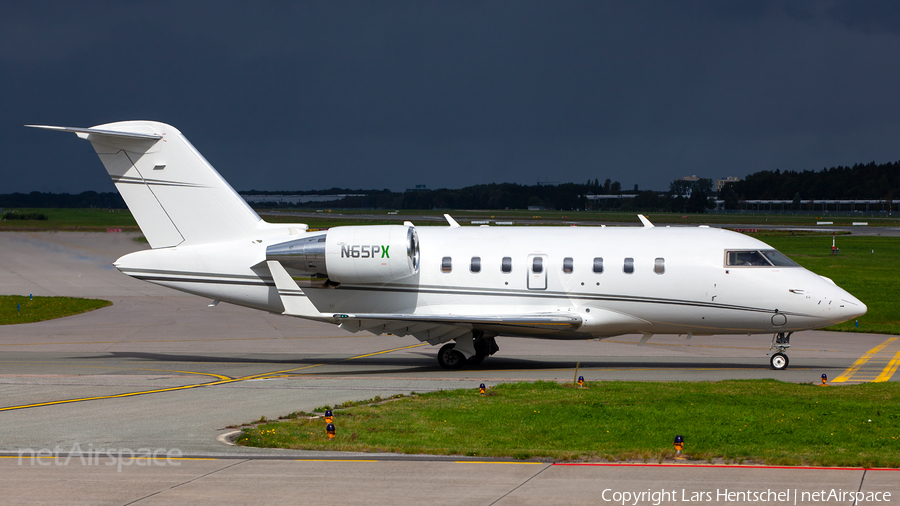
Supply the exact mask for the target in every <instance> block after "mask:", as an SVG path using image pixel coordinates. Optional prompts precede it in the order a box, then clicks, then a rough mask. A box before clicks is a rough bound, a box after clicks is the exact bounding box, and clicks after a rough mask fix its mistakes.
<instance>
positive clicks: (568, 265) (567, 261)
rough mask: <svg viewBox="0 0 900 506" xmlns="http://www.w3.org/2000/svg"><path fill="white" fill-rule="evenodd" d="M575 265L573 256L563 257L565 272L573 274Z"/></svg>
mask: <svg viewBox="0 0 900 506" xmlns="http://www.w3.org/2000/svg"><path fill="white" fill-rule="evenodd" d="M574 267H575V261H574V260H572V257H566V258H563V272H565V273H566V274H572V270H573V269H574Z"/></svg>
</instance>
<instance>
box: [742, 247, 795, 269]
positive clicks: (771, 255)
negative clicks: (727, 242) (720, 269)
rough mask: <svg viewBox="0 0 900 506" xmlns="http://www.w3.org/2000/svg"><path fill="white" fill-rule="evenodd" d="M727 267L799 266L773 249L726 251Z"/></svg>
mask: <svg viewBox="0 0 900 506" xmlns="http://www.w3.org/2000/svg"><path fill="white" fill-rule="evenodd" d="M725 265H726V266H728V267H799V265H798V264H797V262H794V261H793V260H791V259H790V258H788V257H786V256H785V255H784V254H783V253H780V252H778V251H775V250H773V249H768V250H759V251H753V250H750V251H726V252H725Z"/></svg>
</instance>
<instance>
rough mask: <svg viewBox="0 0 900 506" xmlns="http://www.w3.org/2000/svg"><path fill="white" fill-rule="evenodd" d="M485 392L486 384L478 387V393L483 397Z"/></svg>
mask: <svg viewBox="0 0 900 506" xmlns="http://www.w3.org/2000/svg"><path fill="white" fill-rule="evenodd" d="M484 391H485V388H484V383H482V384H481V385H479V386H478V393H479V394H481V395H484Z"/></svg>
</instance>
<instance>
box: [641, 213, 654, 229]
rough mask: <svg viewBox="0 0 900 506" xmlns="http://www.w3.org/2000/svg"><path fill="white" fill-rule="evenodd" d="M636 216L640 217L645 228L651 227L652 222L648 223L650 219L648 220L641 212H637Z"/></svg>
mask: <svg viewBox="0 0 900 506" xmlns="http://www.w3.org/2000/svg"><path fill="white" fill-rule="evenodd" d="M638 218H640V219H641V223H643V224H644V227H645V228H653V224H652V223H650V220H648V219H647V217H646V216H644V215H643V214H639V215H638Z"/></svg>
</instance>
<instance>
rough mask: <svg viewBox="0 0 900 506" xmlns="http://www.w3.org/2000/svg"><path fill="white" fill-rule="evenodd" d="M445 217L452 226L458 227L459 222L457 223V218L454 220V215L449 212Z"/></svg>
mask: <svg viewBox="0 0 900 506" xmlns="http://www.w3.org/2000/svg"><path fill="white" fill-rule="evenodd" d="M444 218H446V219H447V223H449V224H450V226H451V227H458V226H459V223H457V222H456V220H454V219H453V217H452V216H450V215H449V214H445V215H444Z"/></svg>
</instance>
